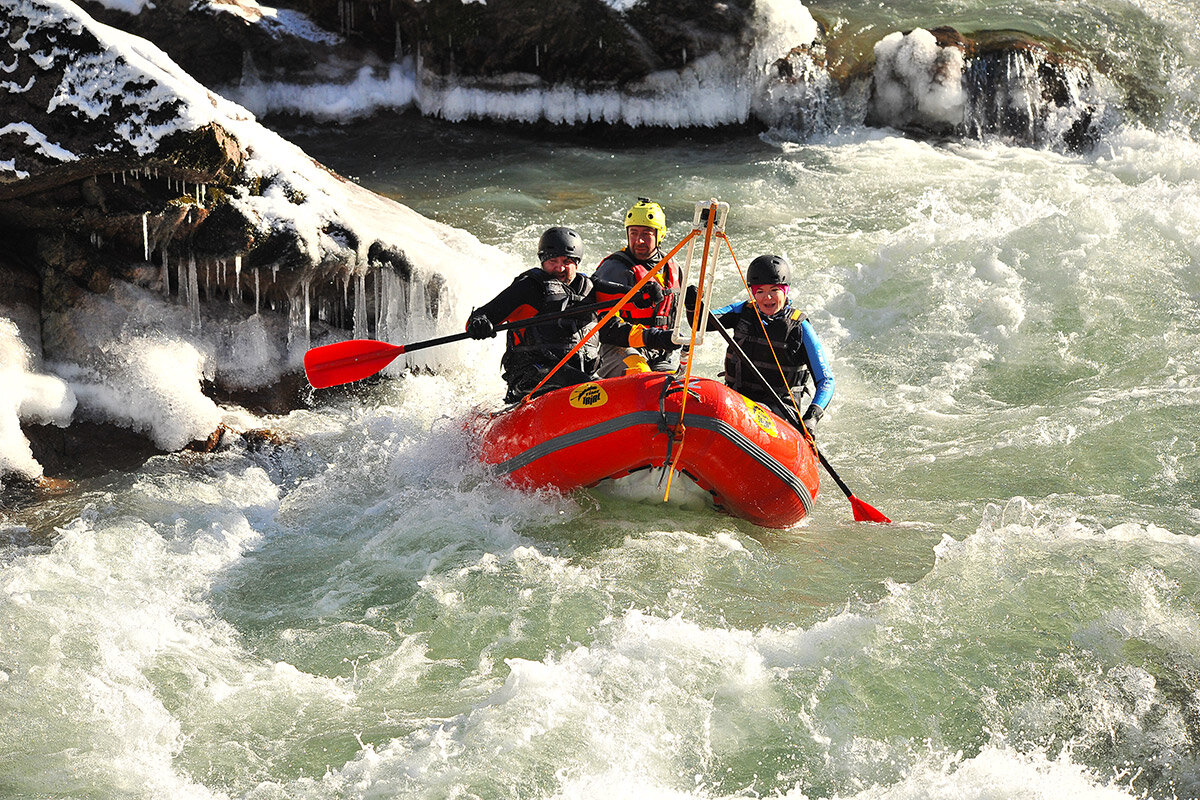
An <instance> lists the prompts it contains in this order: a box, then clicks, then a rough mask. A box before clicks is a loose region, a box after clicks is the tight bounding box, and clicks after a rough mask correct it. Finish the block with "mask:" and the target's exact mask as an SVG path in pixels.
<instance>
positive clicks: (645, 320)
mask: <svg viewBox="0 0 1200 800" xmlns="http://www.w3.org/2000/svg"><path fill="white" fill-rule="evenodd" d="M655 252H656V253H657V252H658V251H655ZM608 258H615V259H616V260H617V261H620V262H621V263H623V264H625V265H626V266H627V267H629V269H630V270H632V271H633V280H634V282H635V283H636V282H637V281H640V280H641V279H642V278H644V277H646V273H647V272H649V271H650V268H651V267H652V266H654V264H657V263H658V261H659V259H658V258H653V259H651V263H650V264H646V263H645V262H643V261H638V260H637V259H636V258H634V257H633V255H632V254H631V253H630V252H629V250H628V249H625V250H618V251H617V252H615V253H613V254H612V255H610V256H609V257H608ZM605 260H606V261H607V260H608V259H605ZM601 263H603V262H601ZM655 279H656V280H658V281H659V283H660V284H661V285H662V287H663V299H662V302H660V303H659V304H658V305H656V306H654V307H653V308H637V307H636V306H635V305H634V304H633V303H632V302H629V303H626V304H625V305H623V306H621V310H620V311H619V312H618V313H619V314H620V315H621V319H624V320H626V321H628V322H631V323H633V324H635V325H645V326H646V327H647V328H661V327H664V326H666V325H670V324H671V309H672V308H674V303H675V294H677V290H678V288H679V270H678V269H677V268H676V267H675V262H673V261H668V262H667V263H666V265H664V266H663V268H662V269H660V270H659V271H658V274H657V275H656V276H655ZM596 299H597V300H603V301H613V300H620V299H621V295H609V294H608V293H607V292H601V291H597V292H596Z"/></svg>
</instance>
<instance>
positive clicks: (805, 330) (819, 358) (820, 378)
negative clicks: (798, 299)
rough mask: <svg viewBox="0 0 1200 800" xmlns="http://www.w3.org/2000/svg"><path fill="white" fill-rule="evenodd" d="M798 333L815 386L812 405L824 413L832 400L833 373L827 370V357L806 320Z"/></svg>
mask: <svg viewBox="0 0 1200 800" xmlns="http://www.w3.org/2000/svg"><path fill="white" fill-rule="evenodd" d="M800 332H801V336H802V337H803V340H804V350H805V352H806V353H807V354H808V363H809V365H810V366H811V367H812V377H813V383H815V384H816V386H817V391H816V394H814V395H813V403H815V404H816V405H817V406H819V407H820V409H821V410H822V411H824V410H825V408H826V407H827V406H828V405H829V401H830V400H832V399H833V371H832V370H830V369H829V356H827V355H826V354H825V348H824V347H822V346H821V342H820V340H819V339H817V333H816V331H814V330H813V326H812V325H811V324H809V322H808V320H804V322H802V323H800Z"/></svg>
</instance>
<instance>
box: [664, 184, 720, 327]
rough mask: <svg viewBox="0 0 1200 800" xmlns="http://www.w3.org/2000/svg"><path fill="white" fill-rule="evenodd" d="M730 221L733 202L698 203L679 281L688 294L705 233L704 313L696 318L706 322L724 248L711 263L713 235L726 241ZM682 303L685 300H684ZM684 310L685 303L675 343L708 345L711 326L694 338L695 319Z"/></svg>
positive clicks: (700, 295)
mask: <svg viewBox="0 0 1200 800" xmlns="http://www.w3.org/2000/svg"><path fill="white" fill-rule="evenodd" d="M714 210H715V214H716V215H715V218H714V219H713V224H712V228H711V230H710V229H709V226H708V221H709V216H710V215H712V214H713V212H714ZM728 218H729V203H725V202H721V201H719V200H717V199H716V198H715V197H714V198H712V199H711V200H707V201H705V200H701V201H698V202H697V203H696V210H695V213H694V214H693V216H692V233H691V234H690V238H691V241H690V242H689V243H688V250H687V258H686V260H685V261H684V265H683V271H682V275H681V277H680V280H679V286H680V291H684V288H685V287H687V286H688V285H689V284H690V283H691V277H692V261H693V256H694V255H695V251H696V237H697V236H699V234H700V232H701V231H704V233H705V237H704V250H703V251H702V253H701V256H700V275H699V277H698V278H697V281H696V286H697V289H696V300H697V303H696V304H697V305H698V306H699V307H700V314H699V316H698V317H696V319H706V318H707V315H708V309H709V302H710V298H711V295H712V290H713V283H714V282H715V281H714V278H715V277H716V274H717V257H718V256H719V255H720V252H721V249H720V248H717V249H716V250H715V251H712V261H711V263H710V262H709V252H710V248H711V245H712V239H713V236H716V238H718V239H724V238H725V222H726V221H727V220H728ZM680 300H681V301H682V297H681V298H680ZM681 308H683V305H682V302H681V303H679V304H677V305H676V313H675V325H674V327H673V328H672V330H671V340H672V341H673V342H675V344H689V343H694V344H702V343H703V342H704V329H705V328H706V327H707V326H706V325H700V326H698V327H697V329H696V332H695V338H694V339H693V338H692V325H691V322H692V320H688V319H686V318H687V316H688V315H687V314H684V313H680V311H679V309H681ZM685 310H686V309H685ZM685 323H686V324H685Z"/></svg>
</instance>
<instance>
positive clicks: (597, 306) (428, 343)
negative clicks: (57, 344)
mask: <svg viewBox="0 0 1200 800" xmlns="http://www.w3.org/2000/svg"><path fill="white" fill-rule="evenodd" d="M612 307H613V304H612V303H607V302H605V303H588V304H587V305H583V306H575V307H574V308H568V309H567V310H566V311H553V312H551V313H549V314H538V315H537V316H535V317H526V318H525V319H519V320H515V321H513V322H500V323H497V324H496V326H495V329H496V330H497V331H506V330H508V329H510V328H533V327H536V326H538V325H541V324H543V323H545V322H556V321H558V320H560V319H566V318H567V317H575V316H578V315H580V314H588V313H591V312H594V311H607V310H608V309H610V308H612ZM470 338H471V335H470V334H469V333H467V332H466V331H463V332H462V333H452V334H450V335H448V336H439V337H437V338H436V339H426V340H424V341H421V342H413V343H412V344H405V345H401V347H402V348H404V349H403V350H402V352H404V353H411V352H413V351H414V350H424V349H425V348H426V347H437V346H438V345H439V344H450V342H461V341H462V340H463V339H470ZM397 355H399V353H397Z"/></svg>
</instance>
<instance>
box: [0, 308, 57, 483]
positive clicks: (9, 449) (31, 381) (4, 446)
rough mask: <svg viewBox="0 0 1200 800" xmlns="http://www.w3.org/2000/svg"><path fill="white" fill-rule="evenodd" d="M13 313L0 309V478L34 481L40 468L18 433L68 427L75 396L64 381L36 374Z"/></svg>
mask: <svg viewBox="0 0 1200 800" xmlns="http://www.w3.org/2000/svg"><path fill="white" fill-rule="evenodd" d="M16 315H17V313H16V311H15V310H11V309H5V308H3V307H0V387H2V388H0V477H3V476H4V475H5V474H16V475H20V476H22V477H25V478H29V479H35V478H39V477H41V475H42V467H41V465H40V464H38V462H37V461H36V460H34V457H33V451H32V449H31V448H30V446H29V442H28V441H27V440H26V439H25V435H24V434H23V433H22V432H21V422H30V423H36V424H41V425H45V424H54V425H59V426H65V425H67V424H68V423H69V422H70V420H71V415H72V413H73V412H74V410H75V403H76V399H75V395H74V393H73V392H72V390H71V388H70V387H69V386H68V385H67V384H66V382H65V381H63V380H61V379H60V378H57V377H55V376H53V375H47V374H45V373H42V372H39V371H38V370H36V369H35V368H34V367H33V356H32V354H31V352H30V348H29V347H28V346H27V344H26V342H25V341H24V338H25V337H27V336H28V334H25V336H24V337H23V333H22V330H21V329H20V328H18V326H17V323H16V322H15V321H14V320H13V319H12V317H15V316H16Z"/></svg>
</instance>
